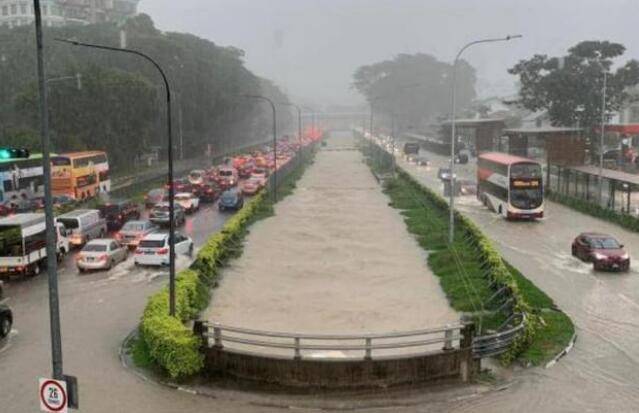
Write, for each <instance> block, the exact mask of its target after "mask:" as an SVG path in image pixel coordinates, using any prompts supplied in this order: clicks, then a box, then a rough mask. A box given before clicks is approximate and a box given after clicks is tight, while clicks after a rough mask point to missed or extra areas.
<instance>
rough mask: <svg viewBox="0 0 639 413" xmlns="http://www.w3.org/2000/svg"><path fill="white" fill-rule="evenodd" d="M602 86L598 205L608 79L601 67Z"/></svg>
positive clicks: (601, 195)
mask: <svg viewBox="0 0 639 413" xmlns="http://www.w3.org/2000/svg"><path fill="white" fill-rule="evenodd" d="M602 68H603V88H602V91H601V95H602V96H601V133H600V135H599V205H600V206H601V204H602V202H603V155H604V137H605V135H606V130H605V125H606V86H607V85H606V83H607V80H608V72H607V71H606V68H605V67H603V66H602Z"/></svg>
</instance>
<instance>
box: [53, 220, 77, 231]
mask: <svg viewBox="0 0 639 413" xmlns="http://www.w3.org/2000/svg"><path fill="white" fill-rule="evenodd" d="M57 221H58V222H60V223H61V224H62V225H64V227H65V228H66V229H76V228H78V226H79V224H78V220H77V219H75V218H58V219H57Z"/></svg>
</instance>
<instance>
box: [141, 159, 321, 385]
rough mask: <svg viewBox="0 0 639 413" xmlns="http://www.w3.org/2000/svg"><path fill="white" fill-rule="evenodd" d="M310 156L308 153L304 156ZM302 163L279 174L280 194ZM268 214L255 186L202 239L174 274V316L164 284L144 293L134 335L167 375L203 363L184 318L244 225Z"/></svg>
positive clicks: (192, 370) (237, 244)
mask: <svg viewBox="0 0 639 413" xmlns="http://www.w3.org/2000/svg"><path fill="white" fill-rule="evenodd" d="M309 150H310V151H312V150H313V148H309ZM312 153H313V152H312ZM310 160H311V157H308V158H307V161H310ZM303 167H304V164H301V167H298V168H297V171H294V172H292V173H290V174H289V175H288V176H286V177H285V178H284V181H283V182H281V185H280V186H279V188H278V191H279V192H280V194H284V193H286V191H287V188H288V187H289V186H290V185H292V184H291V181H293V180H295V179H297V178H299V176H300V175H301V171H302V170H303ZM271 213H272V200H271V197H270V193H269V192H267V191H261V192H260V193H259V194H257V195H256V196H254V197H253V198H252V199H251V200H250V201H248V202H247V203H246V204H245V205H244V207H243V208H242V209H241V210H239V211H238V212H237V213H236V214H235V215H233V216H232V217H231V218H230V219H229V220H228V221H227V222H226V224H225V225H224V227H223V228H222V230H221V231H219V232H217V233H215V234H214V235H213V236H211V237H210V238H209V239H208V240H207V242H206V244H204V245H203V246H202V248H201V249H200V250H199V252H198V254H197V257H196V259H195V260H194V262H193V263H192V264H191V266H190V268H189V269H188V270H184V271H181V272H180V273H179V274H178V275H177V279H176V292H175V294H176V317H170V316H169V291H168V287H165V288H164V289H162V290H161V291H159V292H157V293H156V294H154V295H152V296H151V297H150V298H149V300H148V302H147V305H146V308H145V309H144V313H143V315H142V320H141V323H140V332H141V334H140V336H141V337H142V339H143V340H144V341H145V344H146V348H148V352H149V356H150V358H151V359H152V360H153V361H154V362H155V364H157V365H158V366H159V367H160V368H162V370H164V371H165V372H166V373H167V374H168V375H169V376H170V377H172V378H173V379H181V378H184V377H188V376H191V375H193V374H196V373H197V372H199V371H200V370H201V369H202V367H203V366H204V356H203V355H202V354H201V352H200V346H201V344H202V343H201V342H200V340H199V338H197V337H196V336H195V335H194V334H193V331H192V330H190V329H189V328H187V327H186V326H185V324H184V323H185V322H187V321H189V320H193V319H195V318H197V315H198V314H199V313H200V312H201V311H202V310H204V309H205V308H206V307H207V306H208V304H209V298H210V294H209V291H210V288H211V286H213V285H214V284H215V282H216V280H217V277H218V274H219V271H220V269H221V268H222V267H223V266H224V265H225V263H226V262H227V261H228V260H229V259H231V258H233V257H236V256H237V255H238V254H239V253H240V252H241V249H242V239H243V238H244V236H245V235H246V232H247V228H248V226H249V225H250V224H251V223H252V222H254V221H255V220H257V219H260V218H262V217H264V216H267V215H270V214H271Z"/></svg>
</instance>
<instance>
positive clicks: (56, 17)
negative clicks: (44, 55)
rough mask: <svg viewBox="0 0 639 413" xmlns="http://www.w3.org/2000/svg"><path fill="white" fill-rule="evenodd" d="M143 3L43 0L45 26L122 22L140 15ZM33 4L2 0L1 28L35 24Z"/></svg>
mask: <svg viewBox="0 0 639 413" xmlns="http://www.w3.org/2000/svg"><path fill="white" fill-rule="evenodd" d="M139 1H140V0H42V2H41V6H42V21H43V24H44V25H45V26H48V27H59V26H65V25H69V24H91V23H104V22H111V21H114V22H121V21H123V20H125V19H126V18H128V17H131V16H134V15H136V14H137V8H138V3H139ZM33 19H34V13H33V2H32V1H30V0H0V26H8V27H9V28H13V27H18V26H24V25H30V24H33Z"/></svg>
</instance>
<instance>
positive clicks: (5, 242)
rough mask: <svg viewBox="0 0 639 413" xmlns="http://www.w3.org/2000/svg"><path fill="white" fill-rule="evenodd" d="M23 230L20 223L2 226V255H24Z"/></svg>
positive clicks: (0, 252)
mask: <svg viewBox="0 0 639 413" xmlns="http://www.w3.org/2000/svg"><path fill="white" fill-rule="evenodd" d="M23 255H24V254H23V248H22V232H21V231H20V227H19V226H18V225H14V226H7V227H0V257H22V256H23Z"/></svg>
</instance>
